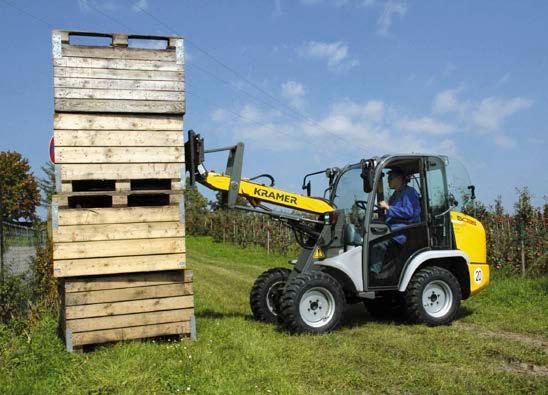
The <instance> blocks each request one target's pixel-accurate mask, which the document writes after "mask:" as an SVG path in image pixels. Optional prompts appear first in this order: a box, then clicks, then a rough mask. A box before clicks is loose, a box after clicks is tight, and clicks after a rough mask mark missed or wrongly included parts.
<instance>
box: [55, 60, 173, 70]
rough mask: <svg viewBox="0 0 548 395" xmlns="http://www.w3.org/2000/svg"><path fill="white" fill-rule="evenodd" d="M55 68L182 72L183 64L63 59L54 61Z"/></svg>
mask: <svg viewBox="0 0 548 395" xmlns="http://www.w3.org/2000/svg"><path fill="white" fill-rule="evenodd" d="M53 65H54V66H55V67H85V68H92V69H117V70H120V69H122V70H158V71H181V70H182V69H183V65H182V64H177V63H175V62H158V61H156V60H126V59H101V58H78V57H74V58H73V57H63V58H56V59H53Z"/></svg>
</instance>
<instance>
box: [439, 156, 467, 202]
mask: <svg viewBox="0 0 548 395" xmlns="http://www.w3.org/2000/svg"><path fill="white" fill-rule="evenodd" d="M445 169H446V174H447V190H448V192H449V196H452V197H453V198H455V200H456V201H457V203H456V205H457V207H455V208H454V209H453V210H455V211H463V210H464V207H465V206H466V205H467V204H468V203H470V197H471V190H470V189H469V188H468V187H469V186H470V185H472V182H471V181H470V176H469V175H468V171H467V170H466V167H464V165H463V164H462V162H461V161H460V160H458V159H456V158H453V157H448V158H445Z"/></svg>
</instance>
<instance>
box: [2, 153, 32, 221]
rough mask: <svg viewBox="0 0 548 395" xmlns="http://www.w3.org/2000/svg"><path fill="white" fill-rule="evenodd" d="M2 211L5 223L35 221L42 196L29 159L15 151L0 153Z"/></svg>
mask: <svg viewBox="0 0 548 395" xmlns="http://www.w3.org/2000/svg"><path fill="white" fill-rule="evenodd" d="M0 202H1V205H0V209H1V216H2V220H3V221H17V220H19V219H25V220H28V221H33V220H34V219H35V210H36V206H38V205H39V204H40V194H39V192H38V183H37V182H36V178H34V175H33V174H32V173H31V172H30V165H29V162H28V160H27V159H25V158H23V156H22V155H21V154H20V153H18V152H15V151H0Z"/></svg>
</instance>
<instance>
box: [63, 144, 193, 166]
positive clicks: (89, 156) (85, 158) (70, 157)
mask: <svg viewBox="0 0 548 395" xmlns="http://www.w3.org/2000/svg"><path fill="white" fill-rule="evenodd" d="M184 161H185V157H184V149H183V147H95V146H91V147H55V163H58V164H65V163H72V164H78V163H150V162H152V163H184Z"/></svg>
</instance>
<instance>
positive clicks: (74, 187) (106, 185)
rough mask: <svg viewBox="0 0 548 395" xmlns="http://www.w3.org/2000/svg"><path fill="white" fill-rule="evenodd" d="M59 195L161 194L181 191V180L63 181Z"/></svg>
mask: <svg viewBox="0 0 548 395" xmlns="http://www.w3.org/2000/svg"><path fill="white" fill-rule="evenodd" d="M59 188H60V190H59V191H58V193H59V194H66V193H96V194H100V193H104V192H128V193H129V192H147V191H150V192H156V191H157V192H161V191H166V190H168V191H180V190H182V189H183V186H182V183H181V179H179V178H174V179H169V178H155V179H134V180H105V179H102V180H70V181H61V182H60V186H59Z"/></svg>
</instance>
